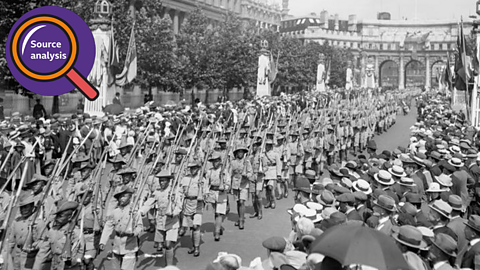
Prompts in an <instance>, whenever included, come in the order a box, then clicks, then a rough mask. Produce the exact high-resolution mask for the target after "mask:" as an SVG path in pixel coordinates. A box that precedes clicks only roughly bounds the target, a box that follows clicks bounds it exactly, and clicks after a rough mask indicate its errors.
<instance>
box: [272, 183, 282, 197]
mask: <svg viewBox="0 0 480 270" xmlns="http://www.w3.org/2000/svg"><path fill="white" fill-rule="evenodd" d="M276 189H277V201H279V200H281V199H282V198H283V195H284V194H285V190H284V187H283V183H277V188H276ZM273 190H275V189H273ZM273 192H274V191H273Z"/></svg>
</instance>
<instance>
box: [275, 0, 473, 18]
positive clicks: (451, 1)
mask: <svg viewBox="0 0 480 270" xmlns="http://www.w3.org/2000/svg"><path fill="white" fill-rule="evenodd" d="M270 2H276V3H278V4H280V5H281V3H282V0H270ZM475 5H476V0H290V1H289V9H290V15H293V16H303V15H307V14H309V13H311V12H315V13H316V14H317V15H319V14H320V11H322V10H327V11H328V13H329V14H330V15H333V14H335V13H338V14H339V15H340V19H348V15H350V14H357V19H366V20H371V19H375V18H376V14H377V12H380V11H385V12H390V14H391V15H392V19H393V20H395V19H402V17H407V18H408V20H414V19H415V13H416V14H417V16H416V17H417V20H439V19H456V20H460V16H463V17H464V18H468V16H470V15H476V13H475ZM415 6H416V8H415Z"/></svg>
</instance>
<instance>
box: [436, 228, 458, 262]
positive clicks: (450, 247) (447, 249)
mask: <svg viewBox="0 0 480 270" xmlns="http://www.w3.org/2000/svg"><path fill="white" fill-rule="evenodd" d="M432 243H433V245H434V246H435V247H437V248H438V249H439V250H440V251H442V252H443V253H445V254H447V255H448V256H450V257H456V256H457V253H456V252H455V251H456V250H457V241H455V239H453V238H452V237H451V236H450V235H448V234H445V233H439V234H437V235H435V240H434V241H433V242H432Z"/></svg>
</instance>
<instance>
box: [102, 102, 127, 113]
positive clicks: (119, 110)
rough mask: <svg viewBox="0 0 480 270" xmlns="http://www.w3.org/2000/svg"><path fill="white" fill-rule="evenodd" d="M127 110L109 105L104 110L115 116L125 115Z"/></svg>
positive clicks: (118, 105) (116, 105) (115, 105)
mask: <svg viewBox="0 0 480 270" xmlns="http://www.w3.org/2000/svg"><path fill="white" fill-rule="evenodd" d="M124 110H125V108H123V106H122V105H120V104H109V105H107V106H105V108H103V112H104V113H109V114H114V115H119V114H121V113H123V111H124Z"/></svg>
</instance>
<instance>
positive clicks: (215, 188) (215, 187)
mask: <svg viewBox="0 0 480 270" xmlns="http://www.w3.org/2000/svg"><path fill="white" fill-rule="evenodd" d="M210 190H213V191H221V190H220V186H210Z"/></svg>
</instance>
